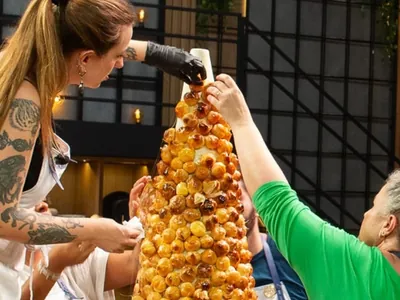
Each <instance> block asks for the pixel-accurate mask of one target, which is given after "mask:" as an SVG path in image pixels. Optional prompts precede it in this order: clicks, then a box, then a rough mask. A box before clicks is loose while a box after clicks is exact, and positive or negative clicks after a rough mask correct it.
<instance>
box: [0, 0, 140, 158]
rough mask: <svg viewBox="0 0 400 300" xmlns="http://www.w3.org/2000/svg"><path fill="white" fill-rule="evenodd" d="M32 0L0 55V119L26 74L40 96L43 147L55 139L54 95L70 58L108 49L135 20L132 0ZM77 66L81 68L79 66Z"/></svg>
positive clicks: (62, 83) (47, 148)
mask: <svg viewBox="0 0 400 300" xmlns="http://www.w3.org/2000/svg"><path fill="white" fill-rule="evenodd" d="M58 3H59V4H58V5H54V4H52V1H51V0H31V1H30V4H29V5H28V7H27V9H26V11H25V13H24V14H23V16H22V17H21V19H20V21H19V24H18V26H17V28H16V31H15V33H14V34H13V35H12V36H11V37H10V39H9V40H8V41H7V42H6V44H5V45H4V49H3V51H2V52H3V55H1V57H0V125H3V123H4V120H5V118H6V116H7V114H8V111H9V108H10V105H11V103H12V101H13V99H14V97H15V94H16V93H17V91H18V89H19V88H20V86H21V84H22V82H23V80H24V78H25V77H26V76H29V77H30V78H31V79H32V80H33V81H34V82H35V84H36V88H37V91H38V93H39V97H40V106H41V107H40V110H41V118H40V125H41V140H42V145H43V152H44V154H45V153H49V151H50V149H51V147H52V146H54V145H56V144H55V139H54V131H53V128H52V118H51V115H52V108H53V104H54V98H55V97H56V96H57V94H59V93H60V92H61V91H62V90H63V89H64V88H65V87H66V86H67V84H68V69H67V64H66V58H68V56H69V55H70V54H71V53H73V52H74V51H76V50H94V51H95V52H96V54H97V55H99V56H101V55H104V54H106V53H107V52H108V51H109V50H110V49H111V48H112V47H113V46H115V45H116V44H117V43H118V41H119V38H120V28H121V25H130V24H132V25H133V23H134V21H135V14H134V11H133V7H132V5H131V4H130V3H129V1H128V0H69V1H67V0H59V1H58ZM77 72H78V70H77Z"/></svg>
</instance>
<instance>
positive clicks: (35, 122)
mask: <svg viewBox="0 0 400 300" xmlns="http://www.w3.org/2000/svg"><path fill="white" fill-rule="evenodd" d="M39 105H40V104H39V95H38V94H37V91H36V89H35V88H34V87H33V86H32V85H31V84H28V83H25V82H24V83H23V84H22V86H21V88H20V89H19V91H18V92H17V95H16V98H15V99H14V100H13V101H12V103H11V105H10V109H9V111H8V115H7V116H6V117H5V118H4V123H3V125H2V127H1V128H0V236H1V237H2V238H4V239H7V240H14V241H18V242H21V243H29V244H55V243H66V242H70V241H73V240H90V241H91V242H92V243H93V244H95V245H97V246H98V247H100V248H102V249H104V250H106V251H110V252H115V251H118V252H120V251H122V250H123V249H124V248H125V247H127V246H134V245H135V244H136V242H135V240H134V238H136V236H137V235H138V233H137V232H136V231H134V230H131V229H129V228H126V227H124V226H122V225H119V224H117V223H116V222H114V221H113V220H109V219H97V220H95V219H69V218H57V217H48V216H43V215H40V214H37V213H35V212H33V211H31V210H27V209H24V208H20V207H19V206H18V203H19V201H20V198H21V194H22V189H23V186H24V183H25V179H26V173H27V171H28V169H29V165H30V161H31V157H32V151H33V149H32V148H33V147H32V145H34V144H35V141H36V139H37V136H38V132H39V124H40V123H39V121H40V106H39Z"/></svg>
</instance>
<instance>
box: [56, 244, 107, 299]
mask: <svg viewBox="0 0 400 300" xmlns="http://www.w3.org/2000/svg"><path fill="white" fill-rule="evenodd" d="M108 256H109V253H107V252H105V251H103V250H101V249H99V248H96V249H95V250H94V251H93V253H92V254H90V255H89V257H88V258H87V259H86V261H85V262H83V263H82V264H80V265H75V266H72V267H68V268H66V269H65V270H64V272H63V274H62V277H63V278H64V279H65V280H66V281H67V282H68V285H69V286H70V287H71V289H72V290H73V291H74V292H75V294H76V296H77V297H84V299H85V300H86V299H87V300H113V299H115V296H114V292H113V291H108V292H104V283H105V278H106V268H107V261H108Z"/></svg>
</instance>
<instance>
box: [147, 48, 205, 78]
mask: <svg viewBox="0 0 400 300" xmlns="http://www.w3.org/2000/svg"><path fill="white" fill-rule="evenodd" d="M144 63H145V64H148V65H150V66H154V67H156V68H159V69H160V70H162V71H164V72H166V73H168V74H170V75H172V76H175V77H178V78H179V79H181V80H183V81H184V82H186V83H187V84H195V85H202V84H203V82H202V80H204V79H206V78H207V73H206V69H205V68H204V65H203V63H202V62H201V60H200V59H199V58H197V57H195V56H193V55H192V54H190V53H188V52H186V51H184V50H182V49H178V48H175V47H171V46H164V45H159V44H156V43H153V42H148V44H147V51H146V57H145V59H144ZM199 75H200V77H199Z"/></svg>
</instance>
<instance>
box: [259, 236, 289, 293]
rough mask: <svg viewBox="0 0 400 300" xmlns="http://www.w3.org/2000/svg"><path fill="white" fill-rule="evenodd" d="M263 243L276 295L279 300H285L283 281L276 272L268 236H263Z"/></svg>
mask: <svg viewBox="0 0 400 300" xmlns="http://www.w3.org/2000/svg"><path fill="white" fill-rule="evenodd" d="M261 241H262V243H263V248H264V254H265V258H266V259H267V264H268V268H269V271H270V273H271V277H272V281H273V283H274V286H275V289H276V294H277V296H278V300H285V298H284V296H283V291H282V285H281V280H280V278H279V274H278V271H277V270H276V266H275V262H274V258H273V257H272V253H271V249H270V247H269V245H268V243H267V239H266V236H265V235H263V234H262V235H261Z"/></svg>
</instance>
